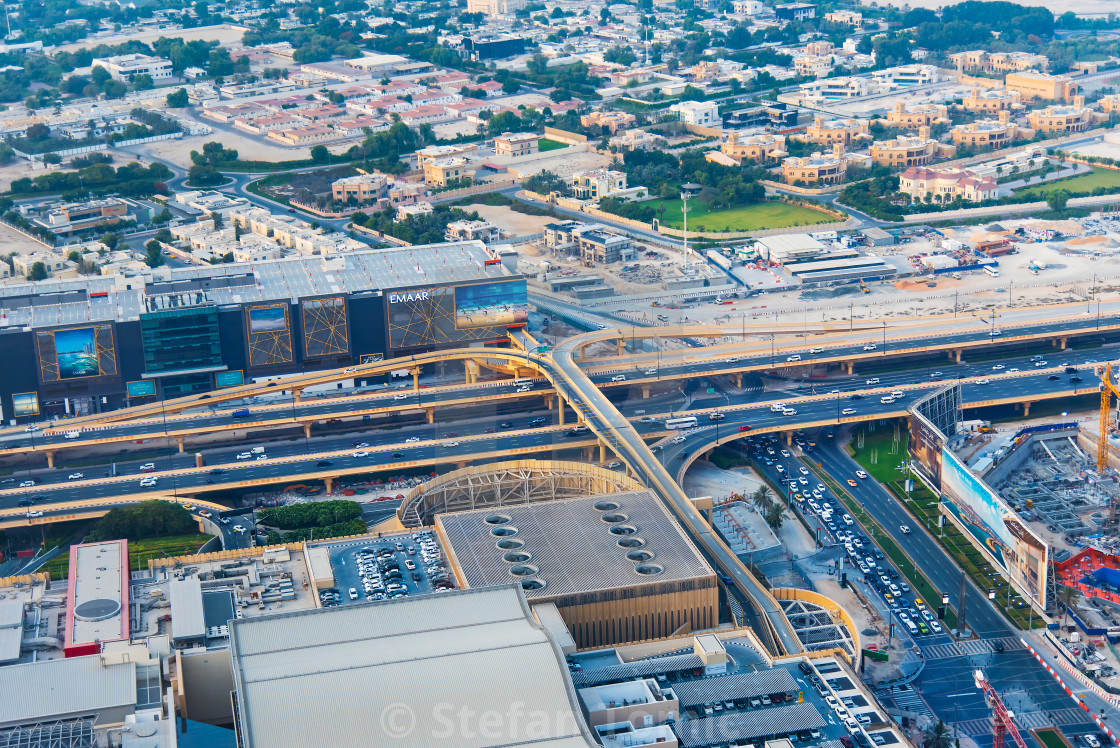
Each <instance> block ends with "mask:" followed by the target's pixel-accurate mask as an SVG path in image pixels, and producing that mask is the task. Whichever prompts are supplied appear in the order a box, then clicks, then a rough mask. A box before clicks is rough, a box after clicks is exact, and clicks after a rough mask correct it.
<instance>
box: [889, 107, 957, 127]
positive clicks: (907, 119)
mask: <svg viewBox="0 0 1120 748" xmlns="http://www.w3.org/2000/svg"><path fill="white" fill-rule="evenodd" d="M949 121H950V120H949V107H947V106H945V105H944V104H914V105H912V106H906V102H904V101H899V102H896V103H895V105H894V109H892V110H891V111H889V112H887V126H888V127H905V128H911V129H912V128H915V127H929V126H931V125H936V124H942V123H945V122H949Z"/></svg>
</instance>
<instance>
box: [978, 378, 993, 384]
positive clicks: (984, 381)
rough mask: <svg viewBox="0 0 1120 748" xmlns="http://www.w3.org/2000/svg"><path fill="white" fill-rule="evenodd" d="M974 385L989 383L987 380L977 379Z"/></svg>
mask: <svg viewBox="0 0 1120 748" xmlns="http://www.w3.org/2000/svg"><path fill="white" fill-rule="evenodd" d="M976 384H990V381H989V380H987V379H977V380H976Z"/></svg>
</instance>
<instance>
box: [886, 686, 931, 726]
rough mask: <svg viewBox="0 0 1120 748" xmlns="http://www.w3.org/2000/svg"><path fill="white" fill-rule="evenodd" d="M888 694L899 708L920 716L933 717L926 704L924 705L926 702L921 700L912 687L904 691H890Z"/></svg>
mask: <svg viewBox="0 0 1120 748" xmlns="http://www.w3.org/2000/svg"><path fill="white" fill-rule="evenodd" d="M889 695H890V697H891V698H892V699H894V703H895V704H896V705H897V706H898V708H899V709H904V710H906V711H908V712H913V713H914V714H917V715H919V716H922V717H929V718H930V719H933V718H934V717H933V712H932V711H930V708H929V707H928V706H926V702H925V701H923V700H922V697H921V696H919V695H918V694H917V693H916V692H915V691H914V690H913V689H912V688H911V689H907V690H905V691H895V692H894V693H891V694H889Z"/></svg>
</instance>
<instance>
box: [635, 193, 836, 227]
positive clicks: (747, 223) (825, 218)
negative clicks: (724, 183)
mask: <svg viewBox="0 0 1120 748" xmlns="http://www.w3.org/2000/svg"><path fill="white" fill-rule="evenodd" d="M643 205H649V206H651V207H652V208H654V210H656V209H657V208H658V207H659V206H661V205H664V206H665V213H664V214H663V215H662V216H661V225H663V226H669V227H671V228H676V229H682V228H684V218H683V216H682V215H681V201H680V200H665V199H657V200H650V201H649V202H646V203H643ZM835 220H836V219H835V218H833V217H832V216H829V215H828V214H826V213H821V212H820V211H817V210H811V209H809V208H802V207H801V206H800V205H790V204H789V203H780V202H765V203H754V204H752V205H744V206H742V207H738V208H720V209H718V210H711V209H710V208H709V207H708V204H707V203H705V202H703V201H701V200H693V201H691V202H690V203H689V206H688V228H689V230H690V231H759V230H763V229H781V228H785V227H787V226H812V225H814V224H818V223H829V222H832V221H835ZM701 227H703V228H701Z"/></svg>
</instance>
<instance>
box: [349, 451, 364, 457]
mask: <svg viewBox="0 0 1120 748" xmlns="http://www.w3.org/2000/svg"><path fill="white" fill-rule="evenodd" d="M350 456H351V457H358V458H361V457H369V452H355V453H354V454H352V455H350Z"/></svg>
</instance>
